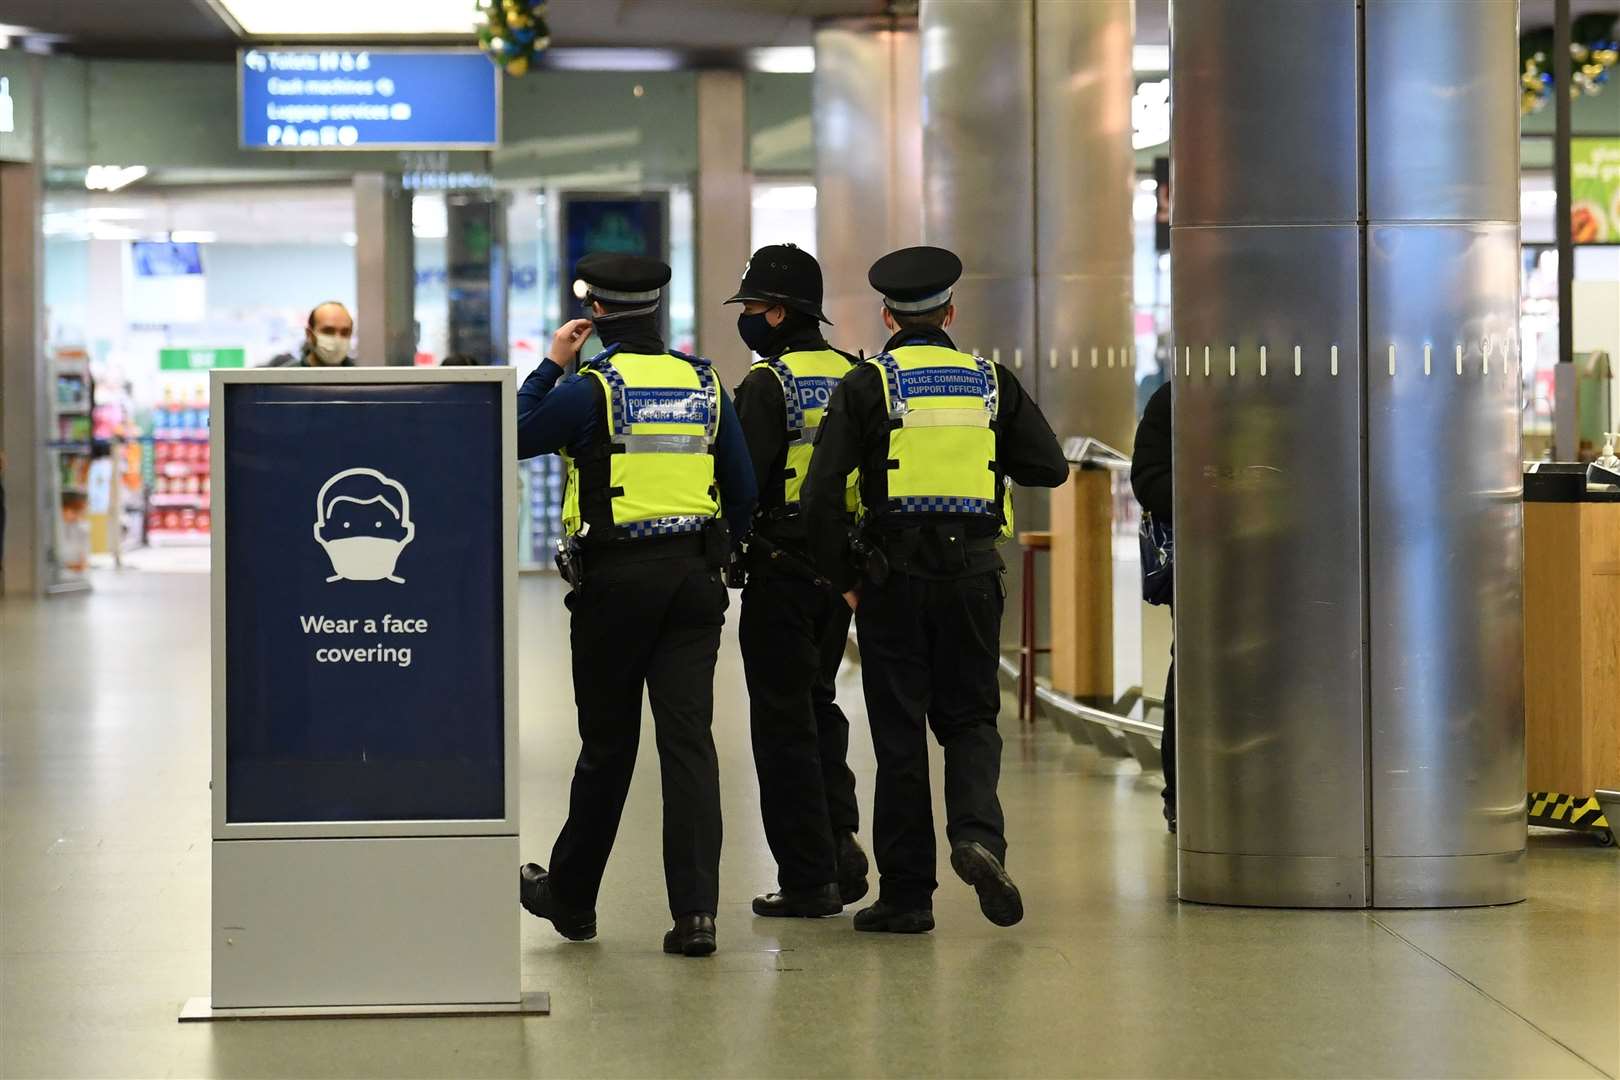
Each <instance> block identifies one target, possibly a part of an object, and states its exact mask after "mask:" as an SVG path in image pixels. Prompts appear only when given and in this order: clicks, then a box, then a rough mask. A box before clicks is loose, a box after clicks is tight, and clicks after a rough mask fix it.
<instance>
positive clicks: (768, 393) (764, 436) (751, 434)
mask: <svg viewBox="0 0 1620 1080" xmlns="http://www.w3.org/2000/svg"><path fill="white" fill-rule="evenodd" d="M736 405H737V420H738V422H739V423H741V425H742V431H743V438H745V439H746V440H748V456H749V457H751V458H753V460H754V480H755V487H757V488H758V490H759V494H760V496H761V497H762V498H763V497H764V495H765V493H766V491H768V490H769V487H768V482H769V480H770V478H771V475H772V472H773V470H774V469H775V468H776V467H777V465H778V464H780V462H779V461H778V458H780V457H781V456H782V453H783V451H784V450H785V449H786V447H787V405H786V403H785V402H783V400H782V384H781V382H779V381H778V380H777V378H776V376H775V375H772V374H771V373H770V372H769V371H765V370H763V369H756V370H754V371H750V372H749V373H748V375H747V377H746V378H744V379H743V381H742V384H741V385H740V386H738V387H737V401H736Z"/></svg>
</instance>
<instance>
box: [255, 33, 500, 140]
mask: <svg viewBox="0 0 1620 1080" xmlns="http://www.w3.org/2000/svg"><path fill="white" fill-rule="evenodd" d="M237 69H238V75H239V82H240V84H241V87H242V112H241V131H242V145H243V146H245V147H249V148H261V147H262V148H269V149H275V150H379V149H381V150H400V149H441V150H442V149H454V148H477V147H486V148H487V147H492V146H495V145H496V144H497V143H498V142H499V141H500V73H499V72H498V71H496V69H495V65H494V64H492V63H490V61H489V59H488V58H487V57H485V56H484V55H483V54H482V53H480V52H478V51H477V50H476V49H473V50H468V49H423V50H417V51H413V50H404V49H401V50H393V49H354V48H349V49H249V50H247V51H246V52H243V53H240V54H239V56H238V61H237Z"/></svg>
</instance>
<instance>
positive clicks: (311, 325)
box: [304, 300, 354, 330]
mask: <svg viewBox="0 0 1620 1080" xmlns="http://www.w3.org/2000/svg"><path fill="white" fill-rule="evenodd" d="M323 307H340V308H342V309H343V314H345V315H348V316H349V318H350V320H353V319H354V315H353V314H352V313H350V311H349V308H348V305H346V304H344V302H343V301H341V300H322V301H321V302H320V303H318V304H316V305H315V306H314V307H312V308H310V309H309V321H308V322H306V323H305V324H304V326H305V328H306V329H309V330H313V329H315V313H316V312H317V311H319V310H321V308H323Z"/></svg>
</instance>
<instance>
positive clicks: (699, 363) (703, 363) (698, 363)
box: [669, 349, 714, 367]
mask: <svg viewBox="0 0 1620 1080" xmlns="http://www.w3.org/2000/svg"><path fill="white" fill-rule="evenodd" d="M669 355H671V356H674V357H678V358H680V359H682V360H685V361H686V362H687V363H688V364H691V365H692V366H693V367H713V366H714V365H713V363H711V362H710V361H709V360H708V359H706V358H705V357H702V356H693V355H692V354H691V353H683V352H681V351H680V350H679V349H670V350H669Z"/></svg>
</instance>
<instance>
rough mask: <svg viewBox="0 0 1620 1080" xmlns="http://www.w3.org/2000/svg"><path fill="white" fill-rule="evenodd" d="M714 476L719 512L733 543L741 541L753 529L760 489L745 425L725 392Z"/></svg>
mask: <svg viewBox="0 0 1620 1080" xmlns="http://www.w3.org/2000/svg"><path fill="white" fill-rule="evenodd" d="M714 475H715V480H716V482H717V483H718V484H719V485H720V509H721V512H722V513H724V514H725V516H726V523H727V524H728V525H729V526H730V527H731V537H732V540H733V542H735V541H738V540H741V539H742V538H743V537H744V536H747V535H748V531H749V529H751V528H752V527H753V521H754V505H755V504H756V503H758V502H759V486H758V485H757V484H756V483H755V481H754V462H753V459H752V458H750V457H749V456H748V442H747V440H746V439H744V438H743V430H742V424H740V423H739V422H738V421H737V410H736V409H734V408H733V407H732V405H731V395H729V394H727V393H726V392H725V390H724V388H722V389H721V391H720V433H719V435H718V436H717V437H716V438H715V443H714Z"/></svg>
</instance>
